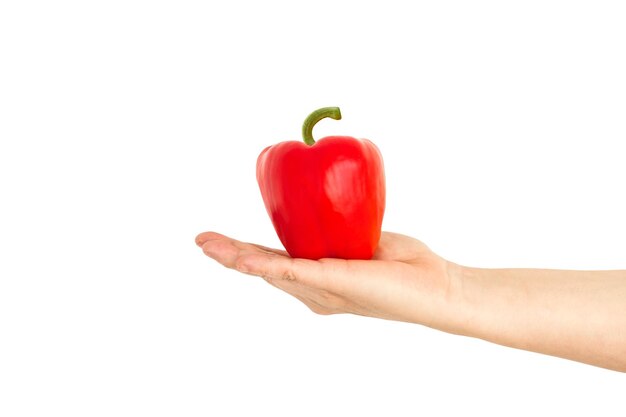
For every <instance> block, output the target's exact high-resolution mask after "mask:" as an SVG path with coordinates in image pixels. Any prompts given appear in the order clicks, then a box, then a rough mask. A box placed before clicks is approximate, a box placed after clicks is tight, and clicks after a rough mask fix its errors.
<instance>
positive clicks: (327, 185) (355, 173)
mask: <svg viewBox="0 0 626 417" xmlns="http://www.w3.org/2000/svg"><path fill="white" fill-rule="evenodd" d="M325 117H330V118H332V119H335V120H339V119H341V113H340V111H339V108H337V107H326V108H323V109H319V110H317V111H314V112H313V113H311V115H309V117H308V118H307V119H306V120H305V122H304V125H303V127H302V135H303V138H304V143H302V142H297V141H288V142H281V143H278V144H276V145H273V146H269V147H267V148H265V149H264V150H263V152H261V154H260V155H259V158H258V160H257V171H256V175H257V181H258V183H259V187H260V189H261V195H262V197H263V201H264V203H265V208H266V209H267V212H268V214H269V216H270V218H271V220H272V223H273V224H274V228H275V229H276V233H277V234H278V237H279V238H280V241H281V242H282V244H283V245H284V246H285V249H287V252H288V253H289V255H290V256H292V257H294V258H308V259H320V258H343V259H371V258H372V256H373V254H374V251H375V250H376V247H377V245H378V240H379V239H380V230H381V224H382V220H383V214H384V211H385V172H384V168H383V160H382V156H381V154H380V151H379V150H378V148H377V147H376V145H374V144H373V143H372V142H370V141H369V140H367V139H355V138H353V137H348V136H328V137H325V138H323V139H320V140H318V141H317V142H316V141H315V140H313V136H312V131H313V126H314V125H315V124H316V123H317V122H319V121H320V120H322V119H323V118H325Z"/></svg>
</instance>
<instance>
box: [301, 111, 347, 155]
mask: <svg viewBox="0 0 626 417" xmlns="http://www.w3.org/2000/svg"><path fill="white" fill-rule="evenodd" d="M326 117H330V118H331V119H334V120H340V119H341V112H340V111H339V107H324V108H321V109H318V110H315V111H314V112H313V113H311V114H309V117H307V118H306V120H305V121H304V124H303V125H302V138H303V139H304V143H306V144H307V145H309V146H311V145H314V144H315V139H313V126H315V124H316V123H317V122H319V121H320V120H322V119H324V118H326Z"/></svg>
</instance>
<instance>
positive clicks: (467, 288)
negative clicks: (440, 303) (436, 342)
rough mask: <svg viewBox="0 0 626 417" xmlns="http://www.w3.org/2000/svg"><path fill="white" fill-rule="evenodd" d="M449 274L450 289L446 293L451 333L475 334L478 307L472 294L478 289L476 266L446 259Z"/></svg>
mask: <svg viewBox="0 0 626 417" xmlns="http://www.w3.org/2000/svg"><path fill="white" fill-rule="evenodd" d="M446 262H447V265H446V269H447V275H448V291H447V293H446V304H447V310H448V311H449V312H450V329H447V330H446V331H449V332H450V333H455V334H459V335H463V336H474V335H475V332H476V329H475V327H476V325H477V323H476V319H475V317H476V309H475V303H474V302H473V296H472V295H471V294H470V293H471V292H472V291H476V289H472V287H474V286H475V285H476V280H475V279H474V278H475V276H476V274H477V271H478V270H477V269H476V268H471V267H468V266H463V265H459V264H456V263H454V262H450V261H446Z"/></svg>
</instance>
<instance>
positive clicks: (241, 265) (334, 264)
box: [196, 232, 458, 332]
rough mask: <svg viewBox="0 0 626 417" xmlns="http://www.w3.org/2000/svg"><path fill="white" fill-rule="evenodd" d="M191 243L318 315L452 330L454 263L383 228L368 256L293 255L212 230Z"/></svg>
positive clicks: (417, 242)
mask: <svg viewBox="0 0 626 417" xmlns="http://www.w3.org/2000/svg"><path fill="white" fill-rule="evenodd" d="M196 244H197V245H198V246H200V247H202V250H203V251H204V253H205V254H206V255H207V256H209V257H211V258H213V259H215V260H216V261H218V262H219V263H221V264H222V265H224V266H225V267H228V268H232V269H235V270H237V271H239V272H243V273H246V274H250V275H256V276H259V277H262V278H263V279H264V280H266V281H267V282H268V283H270V284H271V285H273V286H274V287H276V288H279V289H281V290H283V291H285V292H287V293H289V294H291V295H292V296H294V297H296V298H297V299H298V300H300V301H302V302H303V303H304V304H305V305H307V306H308V307H309V308H310V309H311V310H312V311H314V312H315V313H318V314H336V313H352V314H358V315H363V316H370V317H378V318H383V319H389V320H399V321H406V322H413V323H419V324H424V325H427V326H430V327H435V328H438V329H441V330H446V331H452V332H456V328H455V327H456V326H454V325H453V323H454V322H455V316H454V309H453V308H451V307H452V306H453V304H454V299H455V294H456V292H455V288H456V286H457V285H458V279H457V274H456V273H455V271H456V269H457V268H458V265H455V264H453V263H451V262H448V261H446V260H444V259H443V258H441V257H439V256H437V255H436V254H435V253H433V252H432V251H431V250H430V249H429V248H428V247H427V246H426V245H424V244H423V243H422V242H420V241H418V240H416V239H413V238H410V237H408V236H404V235H400V234H396V233H389V232H383V234H382V236H381V239H380V242H379V246H378V249H377V251H376V253H375V254H374V257H373V259H372V260H369V261H363V260H343V259H331V258H325V259H320V260H319V261H313V260H309V259H297V258H296V259H294V258H291V257H289V255H288V254H287V252H285V251H282V250H277V249H271V248H266V247H264V246H260V245H256V244H252V243H244V242H240V241H237V240H235V239H231V238H229V237H226V236H223V235H220V234H218V233H214V232H205V233H201V234H200V235H198V236H197V237H196Z"/></svg>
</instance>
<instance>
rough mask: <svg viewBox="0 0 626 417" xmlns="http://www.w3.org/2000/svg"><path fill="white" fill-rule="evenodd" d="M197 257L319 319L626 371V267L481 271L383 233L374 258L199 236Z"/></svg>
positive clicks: (410, 240)
mask: <svg viewBox="0 0 626 417" xmlns="http://www.w3.org/2000/svg"><path fill="white" fill-rule="evenodd" d="M196 244H197V245H198V246H200V247H202V250H203V251H204V253H205V254H206V255H207V256H209V257H211V258H213V259H215V260H216V261H218V262H219V263H221V264H222V265H224V266H225V267H228V268H232V269H236V270H237V271H240V272H243V273H246V274H250V275H256V276H259V277H262V278H263V279H265V280H266V281H267V282H268V283H270V284H271V285H273V286H275V287H277V288H279V289H281V290H283V291H285V292H287V293H289V294H291V295H292V296H294V297H296V298H297V299H299V300H300V301H302V302H303V303H304V304H306V305H307V306H308V307H309V308H310V309H311V310H312V311H314V312H315V313H318V314H337V313H352V314H358V315H362V316H369V317H377V318H382V319H388V320H397V321H405V322H410V323H417V324H422V325H425V326H429V327H432V328H435V329H438V330H443V331H446V332H449V333H455V334H461V335H465V336H471V337H477V338H481V339H484V340H488V341H491V342H494V343H498V344H501V345H505V346H511V347H515V348H519V349H525V350H530V351H534V352H539V353H544V354H548V355H553V356H558V357H562V358H567V359H571V360H575V361H579V362H584V363H588V364H591V365H595V366H600V367H604V368H608V369H613V370H616V371H621V372H626V271H623V270H620V271H563V270H542V269H480V268H470V267H465V266H461V265H457V264H455V263H452V262H450V261H447V260H445V259H443V258H441V257H439V256H438V255H436V254H435V253H433V252H432V251H431V250H430V249H429V248H428V247H427V246H426V245H424V244H423V243H422V242H420V241H418V240H416V239H413V238H410V237H408V236H404V235H400V234H396V233H389V232H383V234H382V236H381V239H380V243H379V247H378V250H377V252H376V254H375V255H374V258H373V259H372V260H371V261H357V260H342V259H321V260H319V261H312V260H308V259H294V258H291V257H289V255H288V254H287V253H286V252H285V251H281V250H277V249H271V248H266V247H264V246H260V245H255V244H251V243H244V242H240V241H237V240H234V239H231V238H229V237H226V236H223V235H220V234H218V233H214V232H205V233H201V234H200V235H198V236H197V237H196Z"/></svg>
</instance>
